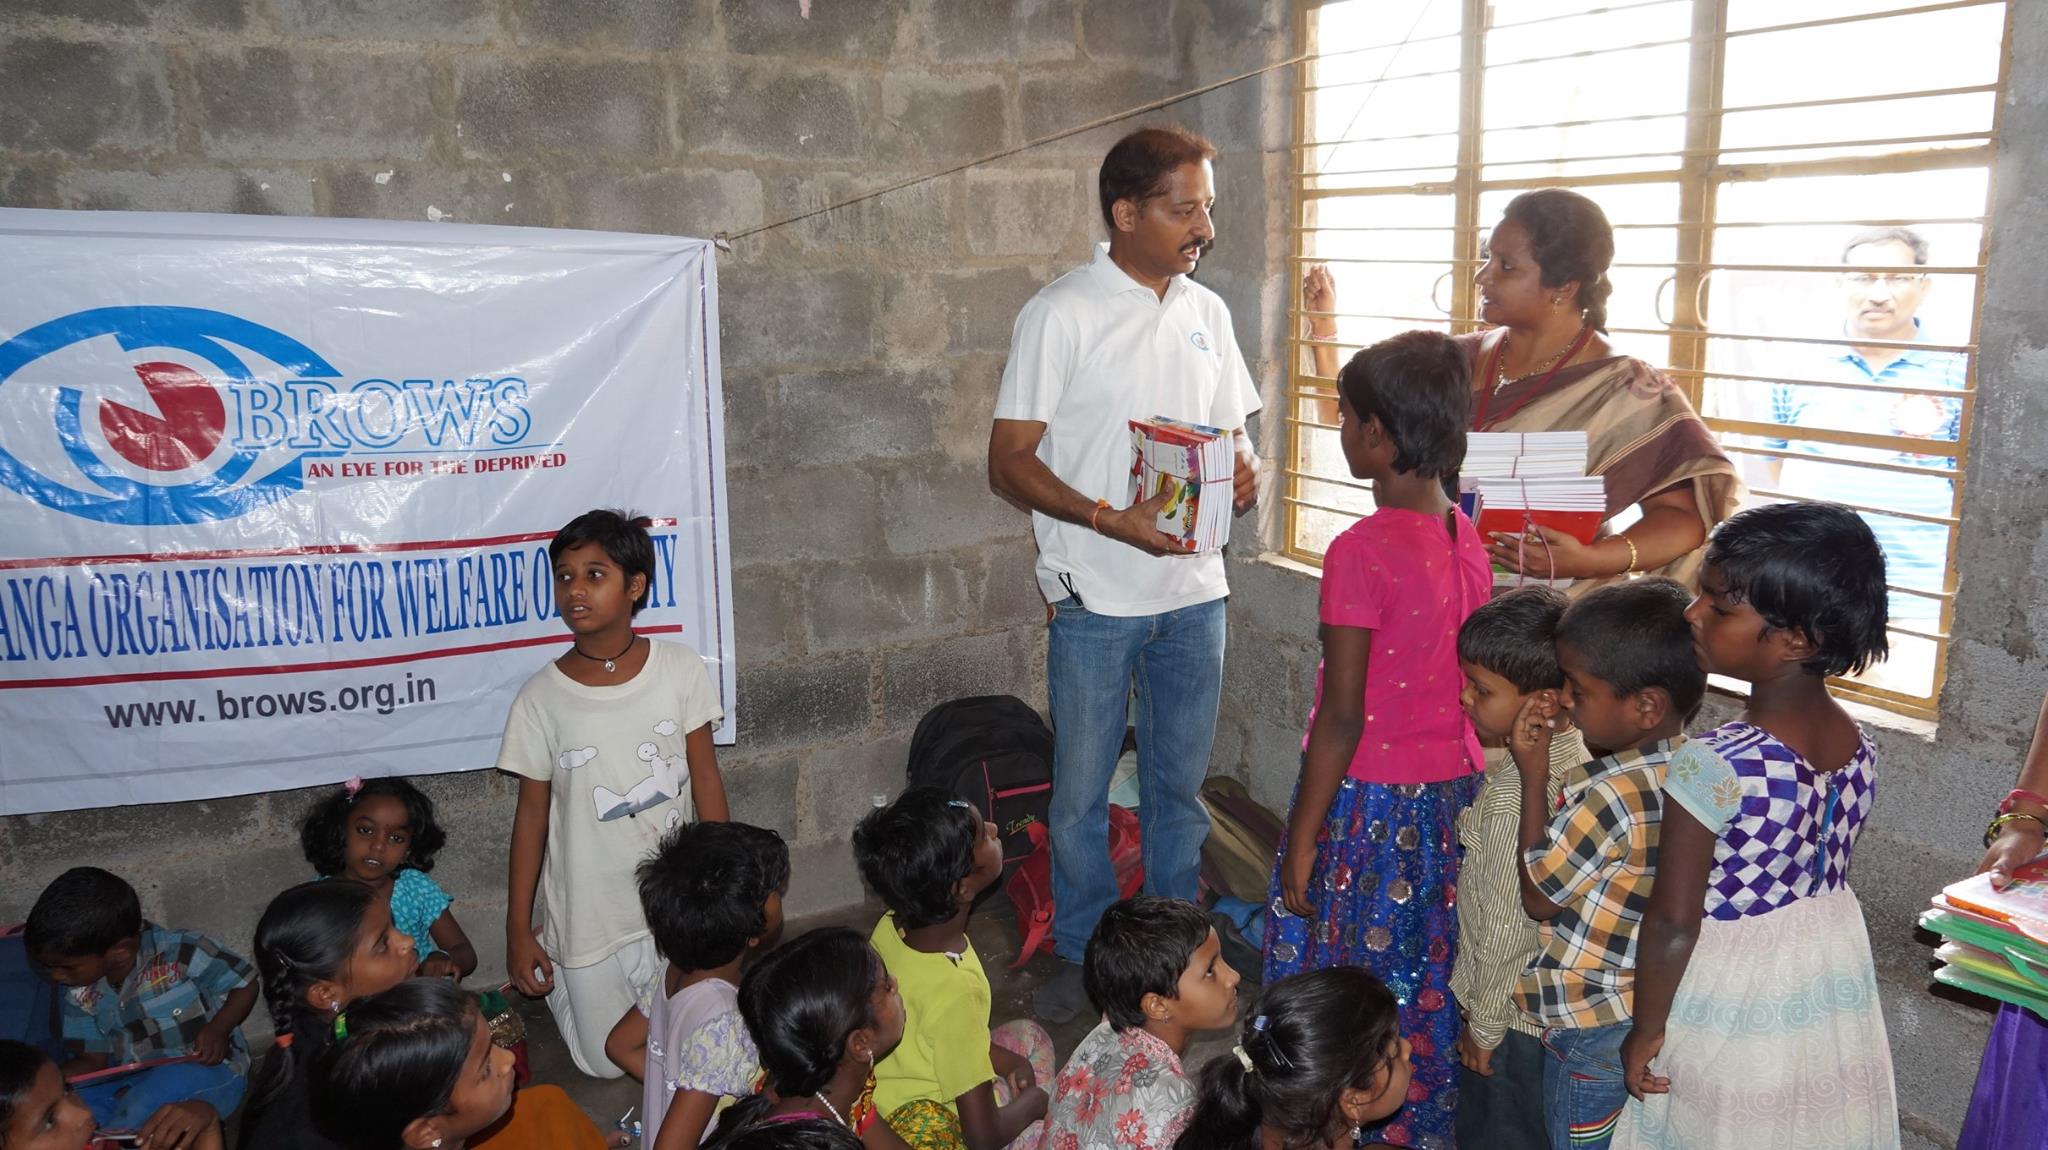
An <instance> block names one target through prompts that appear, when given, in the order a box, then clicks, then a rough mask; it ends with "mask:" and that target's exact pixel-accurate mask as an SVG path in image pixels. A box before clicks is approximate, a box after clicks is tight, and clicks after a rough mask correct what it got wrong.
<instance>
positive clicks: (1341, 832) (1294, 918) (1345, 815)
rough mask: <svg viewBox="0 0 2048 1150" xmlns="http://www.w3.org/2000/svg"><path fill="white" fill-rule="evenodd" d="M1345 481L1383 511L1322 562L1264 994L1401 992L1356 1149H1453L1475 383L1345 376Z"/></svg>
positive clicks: (1468, 796) (1473, 765)
mask: <svg viewBox="0 0 2048 1150" xmlns="http://www.w3.org/2000/svg"><path fill="white" fill-rule="evenodd" d="M1337 391H1338V395H1339V401H1340V407H1339V421H1338V422H1339V425H1340V428H1341V431H1340V438H1341V440H1342V442H1343V445H1344V458H1345V460H1346V461H1347V462H1348V463H1349V464H1350V465H1351V474H1353V475H1355V476H1357V477H1358V478H1360V479H1369V480H1371V481H1372V483H1373V498H1374V501H1375V503H1377V505H1378V507H1379V510H1377V511H1375V512H1373V513H1372V514H1371V515H1369V516H1367V517H1365V518H1364V519H1361V520H1359V521H1358V522H1357V523H1355V524H1353V525H1352V526H1351V528H1350V529H1349V530H1347V531H1345V532H1344V533H1343V534H1342V535H1339V536H1338V537H1337V538H1336V539H1335V540H1334V541H1332V542H1331V544H1330V547H1329V550H1328V551H1327V552H1325V553H1324V556H1323V584H1322V641H1323V663H1322V667H1321V669H1320V670H1319V671H1318V673H1317V681H1316V701H1315V706H1314V709H1313V710H1312V711H1311V712H1310V713H1309V724H1308V737H1307V738H1306V739H1305V740H1303V743H1302V756H1301V781H1300V782H1299V783H1298V784H1297V785H1296V788H1295V795H1294V807H1293V810H1292V812H1291V813H1290V814H1289V816H1288V820H1287V841H1286V842H1285V843H1283V844H1282V845H1281V851H1280V858H1279V861H1278V863H1277V864H1276V865H1275V867H1274V871H1273V884H1272V896H1271V899H1270V904H1269V905H1270V910H1271V913H1270V914H1269V915H1268V916H1267V920H1266V922H1267V925H1266V947H1265V949H1266V955H1265V957H1266V970H1265V980H1266V983H1267V984H1268V985H1271V984H1272V983H1273V982H1274V981H1275V980H1277V979H1279V978H1282V977H1284V976H1286V975H1290V974H1296V973H1299V972H1301V971H1305V970H1318V969H1322V968H1324V967H1331V966H1361V967H1365V968H1366V969H1368V970H1370V971H1372V972H1373V973H1374V974H1375V975H1377V976H1378V977H1379V978H1380V980H1381V981H1383V982H1385V983H1386V984H1387V986H1388V987H1389V988H1390V989H1392V990H1393V992H1394V996H1395V998H1397V999H1398V1000H1399V1001H1400V1003H1401V1006H1400V1015H1401V1031H1402V1033H1403V1035H1405V1036H1406V1037H1407V1039H1408V1041H1409V1043H1410V1044H1411V1045H1412V1046H1413V1048H1414V1065H1415V1077H1414V1080H1413V1083H1412V1084H1411V1085H1410V1086H1409V1089H1408V1104H1407V1105H1406V1106H1405V1107H1403V1108H1402V1109H1401V1110H1400V1111H1399V1112H1397V1113H1395V1114H1394V1115H1393V1116H1392V1117H1390V1118H1388V1119H1387V1120H1386V1121H1385V1122H1383V1123H1381V1124H1380V1125H1378V1126H1376V1127H1375V1128H1373V1129H1371V1130H1368V1131H1366V1133H1365V1136H1364V1138H1363V1141H1365V1142H1385V1143H1389V1144H1391V1145H1395V1146H1432V1147H1434V1146H1439V1145H1442V1146H1451V1145H1455V1142H1454V1140H1453V1135H1452V1131H1451V1120H1452V1115H1453V1109H1454V1107H1455V1105H1456V1099H1457V1094H1456V1087H1457V1070H1458V1062H1457V1054H1456V1046H1457V1040H1458V1029H1459V1025H1460V1023H1459V1017H1458V1010H1457V1005H1456V1003H1454V1002H1453V1001H1452V999H1451V993H1450V980H1451V958H1452V955H1453V953H1454V952H1455V950H1456V947H1457V939H1458V916H1457V913H1456V911H1455V910H1454V904H1455V902H1456V890H1457V884H1458V840H1457V833H1456V825H1455V824H1456V822H1457V818H1458V813H1459V812H1460V811H1462V810H1464V809H1465V807H1466V806H1467V805H1469V804H1470V803H1471V801H1472V797H1473V794H1474V793H1475V791H1476V790H1477V787H1478V780H1479V777H1480V772H1481V770H1482V768H1483V766H1484V761H1483V759H1482V758H1481V753H1480V749H1479V740H1478V737H1477V736H1476V735H1475V734H1474V733H1473V731H1472V726H1471V724H1470V723H1469V722H1467V721H1466V719H1465V714H1464V711H1463V710H1461V709H1460V708H1459V706H1458V688H1459V685H1460V682H1461V680H1460V677H1459V672H1458V628H1459V627H1460V626H1461V625H1463V623H1464V622H1465V617H1466V616H1467V615H1469V614H1471V613H1472V611H1473V610H1474V609H1476V608H1477V607H1478V606H1479V605H1480V604H1482V603H1484V602H1486V599H1487V595H1488V593H1489V591H1490V590H1491V587H1492V573H1491V571H1490V569H1489V567H1488V565H1487V556H1486V549H1485V547H1484V546H1483V545H1482V543H1481V542H1480V539H1479V534H1478V532H1477V531H1476V530H1475V529H1474V528H1473V526H1472V523H1471V521H1470V520H1468V519H1466V518H1465V516H1464V514H1463V513H1462V512H1460V511H1459V510H1458V508H1457V505H1456V504H1455V503H1453V502H1452V500H1451V499H1450V497H1449V496H1448V495H1446V494H1445V492H1444V480H1445V477H1447V476H1450V475H1454V474H1455V473H1456V472H1457V470H1458V467H1459V465H1460V464H1462V463H1463V462H1464V459H1465V428H1466V427H1467V426H1469V425H1470V423H1471V410H1470V409H1471V403H1472V388H1471V374H1470V368H1469V367H1468V366H1467V363H1466V359H1465V356H1464V354H1463V353H1462V352H1461V351H1460V350H1459V349H1458V347H1457V345H1455V344H1453V343H1452V342H1451V340H1450V338H1449V337H1448V336H1444V335H1440V334H1437V333H1434V332H1422V331H1415V332H1408V333H1407V334H1405V335H1398V336H1395V337H1394V338H1392V339H1389V340H1386V341H1384V342H1382V343H1378V344H1375V345H1373V346H1372V347H1369V348H1366V349H1365V350H1364V351H1361V352H1359V353H1358V354H1357V355H1356V356H1353V357H1352V359H1351V362H1350V363H1348V364H1346V365H1345V367H1344V369H1343V371H1341V372H1339V373H1338V376H1337Z"/></svg>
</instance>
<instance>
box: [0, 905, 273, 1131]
mask: <svg viewBox="0 0 2048 1150" xmlns="http://www.w3.org/2000/svg"><path fill="white" fill-rule="evenodd" d="M23 941H24V943H25V944H26V946H27V948H28V953H29V956H30V957H31V958H32V959H34V960H35V962H36V963H37V964H38V965H40V966H41V967H43V969H44V970H46V971H47V972H48V973H49V976H50V979H51V981H53V982H55V983H57V985H59V986H65V987H69V988H71V989H70V992H69V993H67V994H65V995H63V996H62V1003H63V1005H62V1008H61V1013H62V1018H63V1031H64V1046H65V1050H66V1051H67V1052H68V1053H69V1054H71V1055H72V1058H71V1060H70V1061H69V1062H66V1063H65V1064H64V1065H63V1066H62V1067H61V1069H62V1071H63V1072H64V1074H65V1075H66V1076H67V1077H69V1076H72V1075H77V1074H84V1073H87V1072H90V1071H94V1070H103V1069H106V1068H108V1067H114V1066H125V1065H128V1064H131V1063H138V1062H150V1061H154V1060H156V1059H165V1058H186V1059H187V1060H186V1061H180V1062H171V1063H168V1064H165V1065H162V1066H157V1067H153V1068H151V1069H148V1070H141V1071H137V1072H135V1073H133V1074H128V1075H123V1076H120V1077H117V1078H113V1079H109V1080H107V1081H105V1082H99V1083H94V1084H92V1085H88V1086H86V1087H84V1088H82V1089H81V1090H79V1092H78V1096H79V1099H80V1101H82V1102H84V1103H85V1104H86V1106H87V1107H89V1108H90V1109H91V1110H92V1114H93V1117H94V1118H95V1119H97V1120H98V1121H99V1123H100V1125H102V1126H108V1127H112V1128H114V1129H120V1130H139V1131H140V1132H141V1133H142V1135H143V1137H144V1139H145V1140H146V1141H149V1142H153V1143H156V1144H158V1145H166V1146H177V1145H182V1144H184V1143H185V1142H187V1141H189V1140H190V1139H192V1138H193V1137H196V1136H197V1135H198V1134H199V1133H200V1132H202V1131H203V1130H205V1129H206V1128H207V1127H208V1126H209V1125H211V1124H212V1123H214V1122H216V1121H218V1120H220V1119H221V1118H224V1117H226V1116H227V1115H229V1114H232V1113H234V1110H235V1107H236V1106H238V1105H240V1104H241V1101H242V1094H243V1091H244V1090H245V1089H246V1088H247V1086H248V1073H249V1047H248V1044H247V1043H246V1042H244V1041H243V1039H242V1031H241V1026H242V1020H243V1019H245V1018H247V1017H249V1011H250V1010H251V1009H252V1008H253V1007H254V1006H255V1005H256V970H255V968H254V967H252V966H251V965H250V964H249V961H248V960H247V959H245V958H243V957H242V956H241V955H239V954H236V953H234V952H233V951H230V950H228V949H226V948H224V947H222V946H220V945H219V944H218V943H216V942H214V941H213V940H212V939H210V938H208V937H206V936H205V935H203V934H199V933H197V932H195V931H188V930H172V929H170V928H168V927H162V926H158V925H157V924H155V923H153V922H145V921H143V918H142V904H141V901H140V900H139V899H138V898H137V897H136V895H135V888H134V887H131V886H129V885H128V884H127V883H126V882H124V881H122V880H121V879H120V878H119V877H118V876H115V875H112V874H109V873H107V872H106V871H103V870H101V869H99V868H98V867H73V868H72V869H70V870H68V871H65V872H64V873H63V874H61V875H58V876H57V878H56V879H55V880H54V881H53V882H51V883H50V885H49V886H48V887H46V888H44V890H43V893H42V895H41V896H40V897H38V898H37V899H36V904H35V908H34V909H32V910H30V911H29V914H28V925H27V927H26V928H25V930H24V936H23ZM188 1056H189V1057H188Z"/></svg>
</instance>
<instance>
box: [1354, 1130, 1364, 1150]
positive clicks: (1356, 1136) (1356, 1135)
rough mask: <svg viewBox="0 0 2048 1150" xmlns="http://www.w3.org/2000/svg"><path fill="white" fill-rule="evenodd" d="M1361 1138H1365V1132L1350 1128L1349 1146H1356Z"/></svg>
mask: <svg viewBox="0 0 2048 1150" xmlns="http://www.w3.org/2000/svg"><path fill="white" fill-rule="evenodd" d="M1363 1137H1365V1131H1364V1130H1363V1129H1361V1128H1360V1127H1357V1126H1353V1127H1352V1128H1351V1144H1352V1145H1353V1146H1356V1145H1358V1140H1359V1139H1361V1138H1363Z"/></svg>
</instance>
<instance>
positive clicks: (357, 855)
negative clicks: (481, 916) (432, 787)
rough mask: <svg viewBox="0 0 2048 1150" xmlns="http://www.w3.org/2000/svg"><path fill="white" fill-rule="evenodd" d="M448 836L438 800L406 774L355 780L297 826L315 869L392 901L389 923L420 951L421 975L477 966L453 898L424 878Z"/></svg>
mask: <svg viewBox="0 0 2048 1150" xmlns="http://www.w3.org/2000/svg"><path fill="white" fill-rule="evenodd" d="M447 841H448V835H447V833H446V832H444V831H443V830H442V829H441V826H440V824H439V823H437V822H435V821H434V801H433V800H432V799H430V798H428V797H427V796H426V795H424V794H422V793H420V789H419V788H418V787H415V786H413V785H412V784H411V783H410V782H408V781H406V780H405V779H402V778H386V779H370V780H368V781H367V782H366V781H364V780H362V779H350V780H349V781H348V782H346V783H343V784H342V786H341V789H340V790H339V791H336V792H335V793H334V794H331V795H329V796H327V797H326V798H324V799H321V800H320V801H319V802H317V803H315V804H314V805H313V809H312V810H309V811H307V812H306V818H305V821H304V822H302V823H301V824H300V825H299V844H300V846H302V847H303V848H304V849H305V852H306V861H307V862H309V863H312V864H313V869H314V870H315V871H318V872H319V873H320V874H321V876H323V877H326V878H334V877H337V876H338V877H341V878H347V879H353V880H355V881H356V882H359V883H362V884H363V885H364V886H367V887H370V888H371V889H373V890H375V891H376V892H377V893H378V894H379V895H381V896H382V897H383V898H384V899H385V901H386V902H388V903H389V904H390V906H391V924H392V926H393V927H394V928H396V929H397V930H398V932H399V933H400V934H404V935H406V936H408V937H410V938H411V939H412V940H413V946H414V947H415V949H417V951H418V952H419V973H420V974H422V975H429V976H435V977H441V978H457V979H459V978H465V977H467V976H468V975H469V973H470V972H471V971H473V970H475V969H476V948H475V947H474V946H471V945H470V942H469V936H468V935H466V934H464V933H463V932H462V925H461V924H460V923H458V922H456V921H455V912H454V911H452V910H450V909H448V908H449V905H450V904H451V903H453V902H454V901H455V900H454V899H452V898H450V897H449V895H448V892H446V891H444V890H442V889H441V886H440V884H439V883H437V882H435V881H434V880H433V879H431V878H429V877H427V872H428V871H430V870H433V869H434V855H435V854H437V853H438V852H439V851H440V849H441V847H442V846H443V845H444V844H445V843H447Z"/></svg>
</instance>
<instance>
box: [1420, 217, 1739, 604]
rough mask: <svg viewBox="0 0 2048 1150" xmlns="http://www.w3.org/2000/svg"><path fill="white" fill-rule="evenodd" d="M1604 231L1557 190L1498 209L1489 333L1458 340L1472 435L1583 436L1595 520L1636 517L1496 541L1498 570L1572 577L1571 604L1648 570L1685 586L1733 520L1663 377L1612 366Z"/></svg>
mask: <svg viewBox="0 0 2048 1150" xmlns="http://www.w3.org/2000/svg"><path fill="white" fill-rule="evenodd" d="M1613 259H1614V231H1613V229H1612V228H1611V227H1610V226H1609V225H1608V223H1607V217H1606V215H1605V214H1604V213H1603V212H1601V210H1600V207H1599V205H1598V204H1595V203H1594V202H1593V201H1592V200H1589V199H1587V198H1586V197H1584V196H1582V195H1579V194H1578V193H1576V192H1571V191H1567V190H1565V189H1563V188H1541V189H1538V190H1535V191H1530V192H1524V193H1522V194H1521V195H1519V196H1516V197H1515V198H1514V199H1513V200H1511V201H1509V202H1508V207H1507V211H1506V213H1505V214H1504V215H1503V216H1502V218H1501V221H1500V223H1499V224H1498V225H1496V226H1495V227H1494V229H1493V234H1492V236H1491V237H1490V239H1489V241H1488V243H1487V247H1486V263H1485V265H1484V266H1482V267H1481V268H1480V269H1479V274H1478V276H1477V282H1478V285H1479V293H1480V310H1479V315H1480V318H1481V319H1484V320H1485V321H1486V322H1487V323H1489V324H1492V325H1493V327H1492V329H1491V330H1489V331H1484V332H1475V333H1472V334H1469V335H1462V336H1459V337H1457V338H1458V341H1459V342H1460V343H1462V344H1464V345H1465V347H1466V348H1467V350H1468V352H1469V353H1470V355H1471V357H1472V383H1473V387H1474V394H1473V402H1472V411H1473V422H1472V430H1474V431H1501V432H1514V431H1523V432H1528V431H1581V430H1583V431H1584V432H1585V433H1586V440H1587V460H1586V473H1587V474H1588V475H1597V476H1599V477H1600V478H1601V479H1602V480H1603V481H1604V482H1605V484H1606V489H1607V507H1606V516H1605V518H1606V519H1607V520H1609V521H1611V520H1612V519H1613V518H1614V517H1615V516H1617V515H1620V514H1621V513H1622V512H1624V511H1626V510H1628V509H1629V508H1631V507H1633V508H1636V509H1638V510H1639V511H1640V513H1641V514H1640V517H1639V518H1637V519H1636V520H1635V521H1634V522H1633V523H1630V524H1628V525H1627V526H1626V528H1625V529H1623V530H1619V531H1617V530H1613V529H1612V525H1611V522H1610V523H1607V524H1603V526H1602V528H1601V533H1600V534H1599V535H1598V536H1596V537H1595V538H1594V539H1593V541H1592V542H1591V543H1580V542H1579V541H1578V540H1577V539H1575V538H1573V537H1572V536H1570V535H1568V534H1565V533H1564V532H1561V531H1555V530H1552V529H1550V528H1546V527H1541V526H1532V527H1531V529H1530V530H1529V531H1528V532H1527V533H1525V534H1520V535H1516V534H1501V533H1496V534H1495V535H1494V536H1493V537H1492V538H1491V539H1489V540H1488V541H1487V549H1488V551H1490V552H1491V553H1492V555H1493V558H1494V561H1495V563H1496V564H1498V565H1499V566H1501V567H1503V568H1505V569H1506V570H1507V571H1509V572H1512V573H1520V574H1523V575H1526V576H1528V577H1530V578H1532V579H1570V580H1573V581H1574V582H1573V584H1572V585H1571V588H1570V592H1569V593H1570V594H1573V595H1578V594H1581V593H1583V592H1584V591H1586V590H1588V589H1590V588H1592V587H1595V586H1598V585H1599V584H1601V583H1605V582H1611V581H1613V580H1615V579H1619V578H1625V577H1627V576H1629V575H1634V574H1638V573H1643V572H1648V573H1653V574H1659V575H1669V576H1672V577H1674V578H1677V579H1680V580H1682V581H1685V582H1687V583H1690V582H1691V581H1692V576H1693V573H1694V569H1695V568H1696V567H1697V566H1698V563H1699V553H1700V547H1701V545H1702V544H1703V543H1705V542H1706V538H1707V532H1708V530H1709V529H1711V528H1712V527H1713V526H1714V525H1715V524H1716V523H1719V522H1721V521H1722V520H1723V519H1726V518H1728V516H1730V515H1732V514H1734V512H1735V507H1736V500H1737V497H1738V491H1739V484H1738V482H1737V480H1736V476H1735V468H1734V465H1733V464H1731V463H1730V462H1729V461H1728V457H1727V456H1726V455H1724V454H1722V452H1721V449H1720V447H1719V446H1718V445H1717V444H1716V443H1715V441H1714V436H1713V433H1712V432H1710V431H1708V430H1707V426H1706V424H1705V423H1703V422H1701V420H1700V417H1699V416H1698V414H1696V413H1695V412H1694V411H1693V409H1692V404H1691V403H1690V402H1688V401H1687V400H1686V398H1685V394H1684V393H1683V392H1681V391H1680V390H1679V389H1678V388H1677V387H1676V386H1675V385H1673V384H1672V382H1671V381H1670V380H1669V379H1668V378H1666V377H1665V375H1664V374H1663V373H1662V372H1660V371H1658V370H1657V369H1656V368H1654V367H1651V366H1650V365H1649V364H1646V363H1644V362H1643V361H1641V360H1639V359H1634V358H1631V357H1629V356H1626V355H1620V354H1617V353H1616V352H1615V350H1614V349H1613V348H1612V347H1611V346H1609V344H1608V342H1607V340H1606V338H1605V337H1604V336H1603V335H1602V332H1603V331H1604V330H1605V328H1606V326H1607V297H1608V295H1609V293H1610V292H1612V290H1613V285H1612V284H1611V283H1610V282H1609V281H1608V279H1607V268H1608V265H1609V264H1610V263H1612V262H1613Z"/></svg>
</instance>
